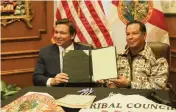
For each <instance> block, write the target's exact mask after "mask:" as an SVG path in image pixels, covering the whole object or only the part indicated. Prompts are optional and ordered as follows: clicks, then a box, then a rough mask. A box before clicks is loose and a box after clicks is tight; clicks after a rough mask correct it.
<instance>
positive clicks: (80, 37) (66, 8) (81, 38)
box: [61, 1, 87, 44]
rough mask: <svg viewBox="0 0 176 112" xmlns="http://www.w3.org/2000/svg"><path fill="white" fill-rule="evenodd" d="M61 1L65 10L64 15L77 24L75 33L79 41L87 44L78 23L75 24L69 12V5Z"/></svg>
mask: <svg viewBox="0 0 176 112" xmlns="http://www.w3.org/2000/svg"><path fill="white" fill-rule="evenodd" d="M61 3H62V5H63V8H64V10H65V13H66V15H67V18H69V19H71V20H72V21H73V22H74V23H75V25H76V26H77V32H78V33H77V36H78V38H79V39H80V41H81V42H83V43H86V44H87V41H86V39H85V37H84V35H83V34H82V32H81V31H80V29H79V27H78V25H77V24H76V22H75V19H74V17H73V16H72V14H71V12H70V8H69V6H68V3H67V1H61Z"/></svg>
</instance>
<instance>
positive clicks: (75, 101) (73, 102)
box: [56, 94, 96, 108]
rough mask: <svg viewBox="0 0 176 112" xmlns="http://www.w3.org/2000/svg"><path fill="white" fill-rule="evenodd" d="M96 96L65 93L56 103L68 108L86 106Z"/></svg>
mask: <svg viewBox="0 0 176 112" xmlns="http://www.w3.org/2000/svg"><path fill="white" fill-rule="evenodd" d="M95 97H96V96H93V95H71V94H70V95H66V96H65V97H63V98H60V99H57V100H56V103H57V104H58V105H59V106H64V107H69V108H88V107H90V105H91V104H92V102H93V101H94V99H95Z"/></svg>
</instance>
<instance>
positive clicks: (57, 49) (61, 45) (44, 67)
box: [33, 19, 90, 86]
mask: <svg viewBox="0 0 176 112" xmlns="http://www.w3.org/2000/svg"><path fill="white" fill-rule="evenodd" d="M75 35H76V28H75V26H74V24H73V22H72V21H70V20H69V19H61V20H58V21H56V26H55V30H54V40H55V44H52V45H49V46H46V47H44V48H41V49H40V53H39V58H38V60H37V63H36V68H35V71H34V75H33V83H34V85H35V86H58V85H63V83H67V82H68V79H69V77H68V74H66V73H62V69H63V63H62V62H63V61H62V52H63V51H64V50H88V49H90V46H86V45H83V44H79V43H75V42H73V41H74V38H75Z"/></svg>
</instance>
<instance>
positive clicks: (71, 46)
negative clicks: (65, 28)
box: [59, 43, 74, 51]
mask: <svg viewBox="0 0 176 112" xmlns="http://www.w3.org/2000/svg"><path fill="white" fill-rule="evenodd" d="M59 50H60V51H64V50H74V45H73V43H72V44H71V45H70V46H68V47H67V48H66V49H64V48H63V47H62V46H59Z"/></svg>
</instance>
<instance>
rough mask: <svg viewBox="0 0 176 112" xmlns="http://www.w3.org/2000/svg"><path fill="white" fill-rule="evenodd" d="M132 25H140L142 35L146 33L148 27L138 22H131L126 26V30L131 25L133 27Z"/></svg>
mask: <svg viewBox="0 0 176 112" xmlns="http://www.w3.org/2000/svg"><path fill="white" fill-rule="evenodd" d="M131 24H138V25H139V26H140V31H141V32H142V33H146V27H145V25H144V24H143V23H142V22H140V21H137V20H134V21H130V22H129V23H128V24H127V25H126V29H127V27H128V26H129V25H131Z"/></svg>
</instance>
